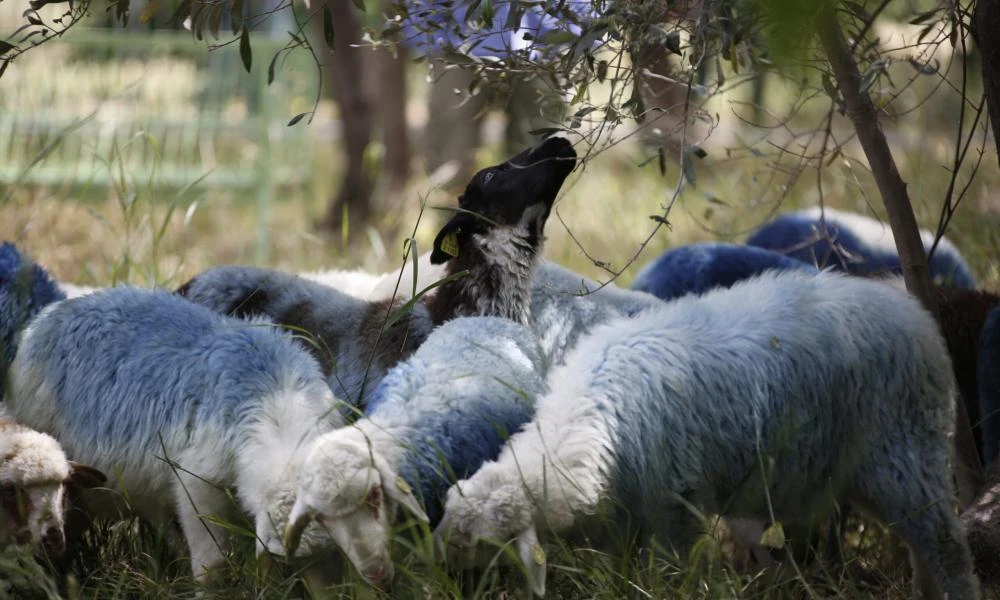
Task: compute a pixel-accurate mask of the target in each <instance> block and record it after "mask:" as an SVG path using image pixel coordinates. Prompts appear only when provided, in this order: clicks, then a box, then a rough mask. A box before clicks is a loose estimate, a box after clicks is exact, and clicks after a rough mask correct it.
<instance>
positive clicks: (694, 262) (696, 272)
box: [630, 242, 818, 300]
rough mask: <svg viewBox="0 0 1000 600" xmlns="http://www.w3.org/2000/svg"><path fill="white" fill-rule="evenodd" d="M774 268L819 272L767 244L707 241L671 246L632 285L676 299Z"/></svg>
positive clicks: (636, 288) (663, 298) (726, 285)
mask: <svg viewBox="0 0 1000 600" xmlns="http://www.w3.org/2000/svg"><path fill="white" fill-rule="evenodd" d="M770 270H784V271H788V270H797V271H807V272H810V273H816V272H818V270H817V269H816V268H815V267H813V266H812V265H809V264H806V263H804V262H802V261H800V260H796V259H794V258H791V257H788V256H784V255H782V254H778V253H777V252H771V251H770V250H765V249H763V248H757V247H754V246H740V245H737V244H724V243H718V242H705V243H701V244H690V245H688V246H678V247H677V248H671V249H670V250H667V251H666V252H664V253H663V254H661V255H660V257H659V258H657V259H656V260H653V261H651V262H650V263H648V264H647V265H646V266H645V267H643V268H642V270H641V271H639V274H638V275H636V276H635V280H634V281H632V285H631V286H630V287H631V289H633V290H638V291H640V292H648V293H650V294H653V295H654V296H656V297H657V298H660V299H661V300H673V299H675V298H680V297H681V296H686V295H688V294H703V293H705V292H707V291H708V290H711V289H713V288H719V287H730V286H731V285H733V284H734V283H736V282H737V281H742V280H744V279H749V278H750V277H754V276H756V275H760V274H761V273H763V272H765V271H770Z"/></svg>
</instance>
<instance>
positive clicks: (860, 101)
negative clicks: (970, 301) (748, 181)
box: [817, 0, 983, 506]
mask: <svg viewBox="0 0 1000 600" xmlns="http://www.w3.org/2000/svg"><path fill="white" fill-rule="evenodd" d="M817 25H818V33H819V39H820V43H821V44H822V46H823V51H824V52H825V53H826V56H827V60H828V61H829V62H830V67H831V68H832V69H833V75H834V78H835V79H836V81H837V87H838V88H839V89H840V91H841V94H842V95H843V99H844V106H845V107H846V109H847V116H848V117H849V118H850V119H851V122H852V123H853V124H854V130H855V132H856V133H857V136H858V142H860V144H861V147H862V149H863V150H864V153H865V156H866V157H867V158H868V164H869V165H870V166H871V170H872V175H873V176H874V178H875V183H876V184H877V185H878V189H879V192H880V193H881V195H882V202H883V204H885V209H886V213H887V214H888V216H889V226H890V227H891V228H892V234H893V237H894V238H895V240H896V250H897V251H898V252H899V262H900V265H901V266H902V268H903V280H904V281H905V282H906V289H907V290H909V292H910V293H911V294H913V295H914V296H916V297H917V298H918V299H919V300H920V302H921V303H922V304H923V305H924V307H925V308H927V310H928V311H930V312H931V313H932V314H933V315H934V316H935V317H936V316H937V312H938V308H937V303H936V301H935V299H934V294H933V288H932V286H931V278H930V272H929V270H928V268H927V257H926V256H925V255H924V245H923V242H922V241H921V239H920V231H919V228H918V226H917V219H916V217H914V216H913V206H912V205H911V204H910V198H909V196H908V194H907V192H906V182H904V181H903V178H902V177H901V176H900V174H899V170H898V169H897V168H896V162H895V161H894V160H893V158H892V152H891V151H890V149H889V143H888V141H887V140H886V138H885V133H884V132H883V131H882V126H881V123H880V122H879V119H878V113H877V112H876V110H875V105H874V104H873V103H872V101H871V97H870V96H868V94H867V93H865V92H863V91H862V87H861V74H860V73H859V72H858V66H857V63H856V62H855V61H854V56H853V55H852V54H851V49H850V46H849V45H848V43H847V40H846V39H844V34H843V32H842V31H841V28H840V23H839V22H838V21H837V15H836V10H835V8H834V0H826V1H825V2H823V4H822V6H821V8H820V11H819V16H818V22H817ZM955 404H956V415H955V419H956V423H955V446H956V448H957V450H958V455H957V459H958V462H959V463H960V464H961V468H959V469H958V470H957V471H958V486H959V498H960V500H961V502H962V505H963V506H968V505H969V504H970V503H971V502H972V500H973V499H974V498H975V495H976V492H977V491H978V489H979V486H980V485H982V482H983V474H982V465H981V463H980V461H979V454H978V452H977V451H976V445H975V438H974V437H973V435H972V427H971V426H970V424H969V417H968V415H967V414H966V412H965V405H964V403H963V402H962V401H961V398H956V402H955Z"/></svg>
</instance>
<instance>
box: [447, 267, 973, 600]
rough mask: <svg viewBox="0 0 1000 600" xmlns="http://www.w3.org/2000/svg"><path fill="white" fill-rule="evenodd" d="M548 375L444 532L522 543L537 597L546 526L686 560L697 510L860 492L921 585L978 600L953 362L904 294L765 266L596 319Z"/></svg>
mask: <svg viewBox="0 0 1000 600" xmlns="http://www.w3.org/2000/svg"><path fill="white" fill-rule="evenodd" d="M548 385H549V392H548V393H547V394H546V395H545V396H543V397H542V398H540V399H539V401H538V411H537V414H536V417H535V419H534V420H533V421H532V422H531V423H530V424H529V425H528V426H526V427H525V428H524V430H522V431H521V432H519V433H518V434H516V435H515V436H514V437H512V438H511V440H510V441H509V442H508V447H507V448H505V449H504V451H503V453H502V454H501V456H500V458H499V459H498V460H497V461H495V462H491V463H487V464H485V465H483V467H482V468H480V470H479V471H478V472H476V474H475V475H473V476H472V477H471V478H469V479H467V480H465V481H461V482H459V483H458V484H457V485H456V486H455V487H453V488H452V489H451V490H449V492H448V496H447V502H446V505H445V506H446V508H445V517H444V518H443V519H442V522H441V524H440V525H439V527H438V528H437V530H436V535H437V536H439V537H441V538H444V539H446V540H447V541H448V543H450V544H451V545H452V547H456V548H471V547H473V546H474V544H475V543H476V540H478V539H479V538H493V539H496V540H500V541H504V542H505V541H508V540H511V539H516V540H517V547H518V549H519V553H520V556H521V557H522V559H523V560H524V563H525V565H526V566H527V567H528V569H529V572H530V573H531V575H532V581H533V584H534V589H535V590H536V591H537V592H538V593H543V592H544V575H545V569H544V553H543V552H542V551H541V548H540V547H539V546H538V537H537V533H536V530H537V529H543V530H545V531H550V532H553V533H569V532H571V531H580V530H581V529H583V528H586V527H587V525H588V524H591V525H592V524H594V523H593V521H594V520H595V519H596V515H597V514H603V515H607V516H610V521H609V525H610V528H609V529H611V530H613V529H615V528H618V529H619V530H621V531H620V533H624V534H625V535H624V536H623V537H624V539H625V540H628V539H630V538H632V539H634V540H636V541H637V543H638V545H639V547H643V548H649V547H650V546H651V545H652V544H654V543H656V544H662V545H665V546H667V547H673V548H674V549H677V550H678V551H681V552H684V551H685V550H686V549H687V548H688V547H689V545H690V543H691V542H692V540H693V537H694V536H695V535H696V534H697V532H698V522H697V518H696V517H695V516H694V515H693V514H692V511H691V507H692V506H693V507H696V508H698V509H699V510H701V511H703V512H705V513H717V514H722V515H726V516H735V517H751V518H757V519H764V520H767V519H769V518H770V513H769V510H768V507H769V506H770V507H773V510H774V517H775V518H776V519H778V520H779V521H781V520H785V521H786V522H795V521H801V520H807V521H808V520H812V519H813V518H814V517H817V516H821V515H822V514H823V512H824V511H823V509H824V508H826V507H828V506H829V505H830V504H831V503H832V502H833V501H841V502H843V501H848V502H851V503H853V504H855V505H856V506H859V507H865V508H866V509H868V510H869V511H871V512H872V514H873V515H874V516H876V517H877V518H879V519H880V520H881V521H882V522H883V523H886V524H888V525H889V527H890V529H891V530H892V531H893V532H894V533H895V534H897V535H898V536H900V537H901V538H902V539H903V540H904V541H905V542H906V543H907V545H908V546H909V548H910V552H911V558H912V562H913V565H914V567H915V569H914V573H915V580H916V581H915V590H916V591H917V592H931V591H933V590H935V589H936V590H937V592H938V593H941V592H943V593H946V594H948V597H949V598H951V599H953V600H954V599H959V598H976V597H977V596H978V591H977V583H976V580H975V577H974V576H973V575H972V571H971V561H970V557H969V549H968V547H967V545H966V541H965V534H964V531H963V530H962V528H961V526H960V525H959V523H958V521H957V518H956V517H955V515H954V514H953V512H952V503H953V501H954V492H953V489H952V482H951V471H950V466H949V448H950V444H949V436H950V435H951V433H952V429H953V412H954V403H953V401H954V398H953V396H954V394H955V384H954V380H953V378H952V374H951V365H950V364H949V361H948V356H947V351H946V349H945V345H944V342H943V340H942V339H941V336H940V334H939V333H938V330H937V325H936V323H935V322H934V320H933V319H932V318H931V316H930V315H929V314H928V313H926V312H925V311H924V310H923V309H922V308H921V307H920V305H919V304H918V303H917V301H916V300H914V299H913V298H911V297H910V296H909V295H908V294H906V293H904V292H901V291H899V290H897V289H894V288H892V287H890V286H886V285H883V284H881V283H878V282H875V281H870V280H864V279H859V278H851V277H847V276H842V275H837V274H834V273H830V272H822V273H820V274H818V275H810V274H805V273H800V272H791V271H789V272H780V273H779V272H774V273H767V274H764V275H761V276H759V277H757V278H755V279H751V280H748V281H745V282H741V283H738V284H736V285H735V286H734V287H732V288H731V289H724V290H716V291H712V292H709V293H708V294H706V295H704V296H701V297H694V296H689V297H685V298H681V299H679V300H676V301H674V302H671V303H665V304H664V305H663V306H662V307H660V308H656V309H652V310H649V311H646V312H643V313H641V314H640V315H638V316H636V317H635V318H632V319H621V320H617V321H614V322H610V323H607V324H606V325H603V326H601V327H599V328H595V329H594V330H593V332H592V333H591V334H590V335H589V336H588V337H587V338H586V339H585V340H583V341H581V342H580V343H579V344H578V345H577V347H576V349H575V350H573V352H572V353H571V355H570V356H569V357H568V358H567V359H566V364H565V365H564V366H562V367H559V368H557V369H556V370H554V371H553V372H552V374H551V375H550V377H549V380H548ZM762 465H763V466H764V467H765V468H763V469H761V466H762ZM597 520H599V519H597ZM633 536H634V537H633Z"/></svg>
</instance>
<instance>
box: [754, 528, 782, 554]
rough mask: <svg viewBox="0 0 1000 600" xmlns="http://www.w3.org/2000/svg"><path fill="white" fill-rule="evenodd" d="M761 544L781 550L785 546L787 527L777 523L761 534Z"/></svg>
mask: <svg viewBox="0 0 1000 600" xmlns="http://www.w3.org/2000/svg"><path fill="white" fill-rule="evenodd" d="M760 545H761V546H764V547H765V548H774V549H775V550H780V549H782V548H784V547H785V528H784V527H782V526H781V523H775V524H774V525H771V526H770V527H768V528H767V529H765V530H764V533H762V534H761V535H760Z"/></svg>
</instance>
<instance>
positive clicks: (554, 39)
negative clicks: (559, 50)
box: [539, 30, 577, 45]
mask: <svg viewBox="0 0 1000 600" xmlns="http://www.w3.org/2000/svg"><path fill="white" fill-rule="evenodd" d="M576 39H577V37H576V34H574V33H573V32H572V31H558V30H555V31H550V32H548V33H545V34H542V35H541V36H540V37H539V40H540V41H541V42H542V43H544V44H553V45H555V44H568V43H570V42H573V41H575V40H576Z"/></svg>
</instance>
